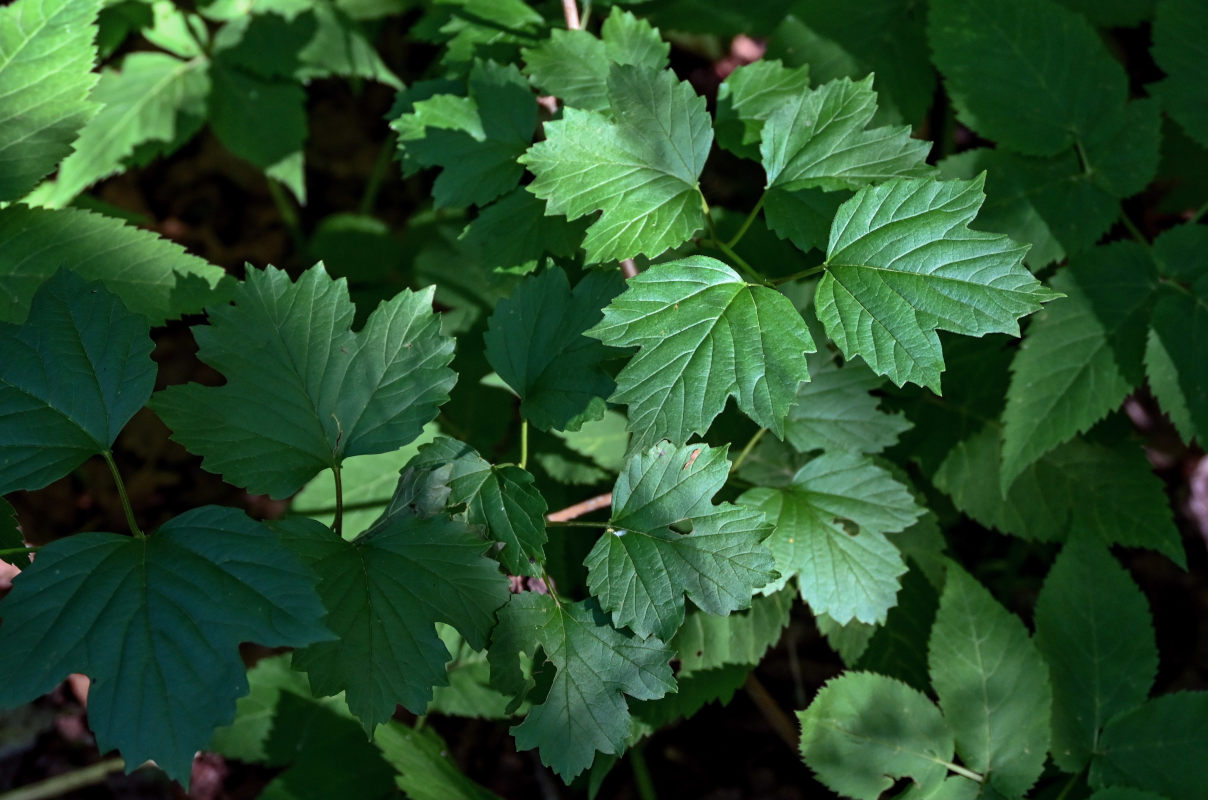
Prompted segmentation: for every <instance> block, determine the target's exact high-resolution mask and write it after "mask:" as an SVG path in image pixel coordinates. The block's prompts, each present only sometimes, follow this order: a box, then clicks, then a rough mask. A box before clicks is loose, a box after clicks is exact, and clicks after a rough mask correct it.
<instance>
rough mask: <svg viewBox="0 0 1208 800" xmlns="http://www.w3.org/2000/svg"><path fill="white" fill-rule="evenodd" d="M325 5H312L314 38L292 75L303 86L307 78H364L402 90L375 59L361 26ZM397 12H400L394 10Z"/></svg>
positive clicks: (344, 14) (393, 76) (375, 53)
mask: <svg viewBox="0 0 1208 800" xmlns="http://www.w3.org/2000/svg"><path fill="white" fill-rule="evenodd" d="M340 5H341V3H340V2H338V1H337V3H336V4H335V6H331V5H328V4H326V3H315V4H313V5H312V9H313V13H314V19H315V32H314V36H313V37H312V38H311V39H310V41H309V42H307V43H306V45H305V46H304V47H302V48H301V49H300V50H299V51H298V53H297V57H298V60H299V61H300V62H301V65H300V68H299V69H298V71H297V73H296V75H297V77H298V78H300V79H302V81H303V82H306V81H308V80H310V79H311V78H326V77H329V76H332V75H340V76H343V77H346V78H366V79H368V80H371V81H377V82H379V83H384V84H385V85H387V86H391V87H393V88H395V89H402V88H403V82H402V81H400V80H399V79H398V76H396V75H395V74H394V73H393V72H391V71H390V67H388V66H386V63H385V62H384V61H383V60H382V57H381V56H380V55H378V51H377V49H376V48H375V47H374V45H373V43H372V42H371V41H369V39H367V38H366V37H365V33H364V32H363V31H362V30H361V26H359V25H357V23H356V22H355V21H354V20H353V19H350V18H349V15H348V14H346V13H345V11H346V9H343V8H340V7H339V6H340ZM396 10H401V9H396Z"/></svg>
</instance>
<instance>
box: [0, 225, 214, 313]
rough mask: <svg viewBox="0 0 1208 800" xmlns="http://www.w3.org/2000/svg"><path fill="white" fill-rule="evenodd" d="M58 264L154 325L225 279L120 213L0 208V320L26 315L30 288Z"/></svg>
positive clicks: (197, 306)
mask: <svg viewBox="0 0 1208 800" xmlns="http://www.w3.org/2000/svg"><path fill="white" fill-rule="evenodd" d="M63 264H70V265H71V269H72V270H73V271H75V272H76V273H78V274H79V275H80V276H81V277H83V278H85V279H86V280H90V281H100V282H101V283H103V284H105V286H106V287H107V288H108V289H109V290H110V291H111V292H113V293H115V294H116V295H118V297H120V298H121V299H122V302H124V303H125V304H126V305H127V306H128V307H129V308H130V310H131V311H134V312H135V313H138V314H142V315H143V316H144V317H146V318H147V320H148V321H149V322H150V323H151V324H152V325H159V324H160V323H162V322H163V321H164V320H166V319H173V318H176V317H179V316H180V315H181V314H186V313H192V312H195V311H200V310H201V308H202V306H204V305H206V304H207V303H212V302H215V301H216V300H219V299H220V298H222V297H223V296H224V295H225V293H226V284H227V282H228V281H224V280H223V278H224V276H225V274H226V273H225V272H224V271H223V270H222V268H220V267H216V266H213V265H211V264H207V263H206V262H205V261H203V260H201V259H200V258H197V257H196V256H194V255H190V254H189V253H187V252H185V250H184V248H183V247H181V246H180V245H178V244H176V243H175V242H169V241H167V240H165V239H161V238H159V237H158V236H156V235H155V234H154V233H151V232H150V231H145V230H140V229H138V228H134V227H132V226H130V225H125V224H123V223H122V222H121V220H117V219H114V218H112V217H106V216H102V215H100V214H93V213H90V212H88V211H84V210H82V209H77V208H64V209H60V210H57V211H48V210H46V209H41V208H27V207H25V206H9V207H8V208H5V209H0V322H21V321H22V320H24V319H25V315H26V312H27V311H28V310H29V303H30V299H31V298H32V297H33V296H34V292H35V291H36V290H37V288H38V287H39V286H40V285H42V283H43V281H45V280H46V279H47V278H49V277H50V276H51V275H53V274H55V272H57V271H58V270H59V268H60V267H61V266H62V265H63ZM186 277H188V278H193V280H186Z"/></svg>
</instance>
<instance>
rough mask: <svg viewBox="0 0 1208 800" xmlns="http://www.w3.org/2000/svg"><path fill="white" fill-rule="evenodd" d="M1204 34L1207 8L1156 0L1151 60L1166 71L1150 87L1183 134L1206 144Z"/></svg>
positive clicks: (1191, 1)
mask: <svg viewBox="0 0 1208 800" xmlns="http://www.w3.org/2000/svg"><path fill="white" fill-rule="evenodd" d="M1205 37H1208V8H1205V7H1204V4H1203V3H1199V2H1196V0H1159V1H1158V3H1157V6H1156V14H1155V16H1154V21H1153V49H1152V51H1151V52H1152V54H1153V58H1154V61H1156V62H1157V64H1158V66H1159V67H1161V68H1162V71H1163V72H1165V73H1166V75H1167V77H1166V79H1165V80H1163V81H1161V82H1159V83H1158V84H1157V85H1156V86H1154V87H1153V89H1154V90H1155V91H1156V94H1157V96H1158V98H1159V100H1160V102H1161V104H1162V107H1163V108H1164V109H1165V110H1166V113H1167V114H1169V115H1170V116H1172V117H1174V119H1175V120H1176V121H1177V122H1178V123H1179V125H1181V126H1182V127H1183V130H1185V131H1187V135H1188V136H1190V137H1191V138H1193V139H1195V140H1196V141H1197V142H1199V143H1200V144H1202V145H1205V146H1208V109H1206V108H1205V107H1204V94H1203V87H1204V83H1205V81H1208V66H1206V65H1205V63H1204V53H1203V42H1204V39H1205Z"/></svg>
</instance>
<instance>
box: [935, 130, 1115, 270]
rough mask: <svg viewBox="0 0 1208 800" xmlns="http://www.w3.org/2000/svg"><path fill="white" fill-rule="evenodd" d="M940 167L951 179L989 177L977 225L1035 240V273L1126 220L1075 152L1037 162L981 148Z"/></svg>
mask: <svg viewBox="0 0 1208 800" xmlns="http://www.w3.org/2000/svg"><path fill="white" fill-rule="evenodd" d="M939 168H940V172H941V174H943V176H944V177H945V178H961V179H971V178H976V177H977V176H978V175H980V174H981V173H983V172H987V173H988V175H987V178H986V193H987V195H988V197H987V199H986V202H985V204H984V205H983V206H982V209H981V211H980V212H979V213H978V216H977V220H976V221H975V222H974V223H973V227H974V229H975V230H986V231H991V232H993V233H1005V234H1007V235H1008V236H1010V237H1011V238H1012V239H1014V240H1016V241H1019V242H1030V243H1031V244H1032V249H1031V250H1029V251H1028V253H1027V254H1026V255H1025V256H1024V261H1025V262H1026V263H1027V264H1028V265H1029V266H1031V267H1032V268H1033V269H1040V268H1041V267H1044V266H1046V265H1048V264H1050V263H1052V262H1053V261H1059V260H1061V259H1062V258H1063V257H1064V256H1065V255H1066V254H1069V255H1074V254H1076V253H1079V252H1081V251H1082V250H1085V249H1086V248H1087V247H1089V246H1091V245H1092V244H1094V243H1095V242H1096V241H1098V240H1099V239H1100V237H1102V236H1103V234H1104V233H1106V232H1107V231H1108V229H1109V228H1111V226H1112V225H1113V224H1114V223H1115V222H1116V220H1118V219H1119V217H1120V203H1119V201H1118V200H1116V199H1115V198H1114V197H1112V196H1111V195H1110V194H1108V193H1107V192H1106V191H1104V190H1103V189H1101V188H1100V187H1099V186H1098V185H1097V184H1096V183H1095V181H1094V180H1093V179H1092V177H1091V176H1089V175H1087V174H1086V172H1085V171H1084V168H1083V165H1082V164H1080V163H1079V161H1078V155H1077V153H1075V152H1073V151H1069V152H1065V153H1060V154H1058V155H1055V156H1051V157H1044V158H1033V157H1029V156H1021V155H1016V154H1015V153H1012V152H1010V151H1009V150H1002V149H995V150H991V149H989V148H985V147H980V148H976V149H973V150H966V151H965V152H963V153H960V154H958V155H955V156H950V157H948V158H946V159H944V160H943V161H941V162H940V165H939Z"/></svg>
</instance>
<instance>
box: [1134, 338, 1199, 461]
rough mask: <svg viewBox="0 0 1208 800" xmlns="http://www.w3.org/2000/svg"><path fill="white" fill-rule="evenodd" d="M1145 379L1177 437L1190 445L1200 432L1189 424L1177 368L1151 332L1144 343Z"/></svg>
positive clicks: (1160, 342) (1189, 418)
mask: <svg viewBox="0 0 1208 800" xmlns="http://www.w3.org/2000/svg"><path fill="white" fill-rule="evenodd" d="M1145 378H1146V380H1147V381H1148V382H1149V390H1150V391H1151V392H1153V396H1154V398H1155V399H1156V400H1157V401H1158V405H1159V406H1160V407H1161V409H1162V411H1164V412H1166V415H1167V416H1168V417H1170V421H1171V423H1172V424H1173V425H1174V427H1175V430H1177V431H1178V432H1179V436H1181V437H1182V438H1183V441H1184V442H1186V443H1187V444H1191V442H1193V441H1195V440H1196V437H1198V436H1199V433H1198V432H1197V431H1196V428H1195V425H1194V424H1192V422H1191V412H1190V411H1189V410H1188V408H1187V398H1186V397H1184V396H1183V390H1182V389H1181V388H1179V372H1178V369H1176V368H1175V365H1174V362H1173V361H1171V360H1170V354H1169V353H1167V352H1166V348H1165V347H1163V346H1162V341H1161V340H1160V339H1158V336H1157V334H1156V333H1154V332H1153V331H1152V330H1150V332H1149V337H1148V338H1147V339H1146V342H1145Z"/></svg>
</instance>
